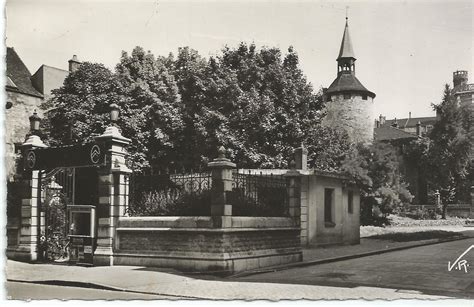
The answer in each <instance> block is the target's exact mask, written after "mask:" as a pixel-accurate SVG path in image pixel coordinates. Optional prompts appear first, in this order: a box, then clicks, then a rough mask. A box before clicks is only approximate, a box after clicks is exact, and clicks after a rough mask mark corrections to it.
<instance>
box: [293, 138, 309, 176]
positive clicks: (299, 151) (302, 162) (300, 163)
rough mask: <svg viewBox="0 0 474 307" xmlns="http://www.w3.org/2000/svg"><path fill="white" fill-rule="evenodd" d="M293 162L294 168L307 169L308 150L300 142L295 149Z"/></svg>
mask: <svg viewBox="0 0 474 307" xmlns="http://www.w3.org/2000/svg"><path fill="white" fill-rule="evenodd" d="M295 162H296V169H300V170H303V171H305V170H307V169H308V150H307V149H306V148H305V147H304V144H303V143H301V147H299V148H296V149H295Z"/></svg>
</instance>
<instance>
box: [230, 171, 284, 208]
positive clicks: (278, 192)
mask: <svg viewBox="0 0 474 307" xmlns="http://www.w3.org/2000/svg"><path fill="white" fill-rule="evenodd" d="M229 203H230V204H231V205H232V212H233V215H243V216H246V215H251V216H288V190H287V181H286V178H285V177H284V176H282V175H274V174H273V173H263V172H255V171H254V172H252V171H251V170H247V171H239V170H235V171H234V172H233V174H232V192H231V193H229Z"/></svg>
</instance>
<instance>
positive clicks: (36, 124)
mask: <svg viewBox="0 0 474 307" xmlns="http://www.w3.org/2000/svg"><path fill="white" fill-rule="evenodd" d="M29 119H30V132H31V134H32V135H38V133H39V129H40V123H41V118H40V117H39V116H38V113H36V109H35V111H34V112H33V115H31V116H30V118H29Z"/></svg>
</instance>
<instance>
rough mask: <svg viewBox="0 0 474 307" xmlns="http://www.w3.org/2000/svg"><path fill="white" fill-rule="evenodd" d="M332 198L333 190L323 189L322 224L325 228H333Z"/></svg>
mask: <svg viewBox="0 0 474 307" xmlns="http://www.w3.org/2000/svg"><path fill="white" fill-rule="evenodd" d="M333 198H334V189H324V222H325V225H326V227H328V226H329V227H330V226H334V216H333V212H332V211H333V209H332V207H333V205H332V203H333Z"/></svg>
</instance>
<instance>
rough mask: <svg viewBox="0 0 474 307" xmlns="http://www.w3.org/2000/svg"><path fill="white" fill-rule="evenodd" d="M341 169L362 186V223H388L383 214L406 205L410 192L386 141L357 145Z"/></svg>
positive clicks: (394, 155)
mask: <svg viewBox="0 0 474 307" xmlns="http://www.w3.org/2000/svg"><path fill="white" fill-rule="evenodd" d="M342 169H343V171H344V172H346V173H347V174H349V175H351V176H352V177H353V178H354V179H355V181H356V182H357V184H358V186H359V187H360V188H361V223H362V224H363V225H367V224H383V223H387V220H386V216H387V215H388V214H390V213H398V212H400V211H403V210H404V209H405V206H406V205H408V204H409V203H410V202H411V201H412V199H413V196H412V195H411V193H410V192H409V191H408V185H407V184H406V183H405V181H404V180H403V176H402V175H401V174H400V166H399V161H398V157H397V149H396V148H395V147H394V146H392V145H390V144H386V143H375V144H373V145H371V146H364V145H359V146H357V148H356V150H355V151H352V152H351V153H350V154H349V155H348V156H347V157H346V159H345V160H344V161H343V166H342Z"/></svg>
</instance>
